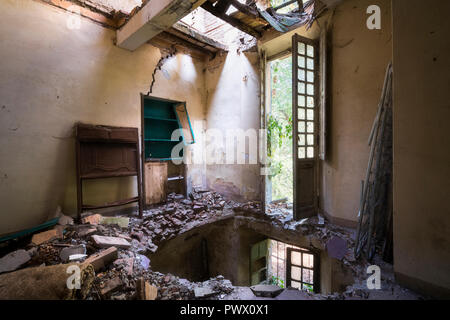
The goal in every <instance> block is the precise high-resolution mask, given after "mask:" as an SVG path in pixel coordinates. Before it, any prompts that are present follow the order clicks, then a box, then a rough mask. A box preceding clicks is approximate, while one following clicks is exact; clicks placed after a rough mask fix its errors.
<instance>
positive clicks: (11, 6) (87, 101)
mask: <svg viewBox="0 0 450 320" xmlns="http://www.w3.org/2000/svg"><path fill="white" fill-rule="evenodd" d="M69 17H71V18H74V17H76V16H74V15H72V14H69V13H67V12H65V11H62V10H60V9H57V8H54V7H51V6H48V5H44V4H41V3H38V2H35V1H31V0H23V1H1V2H0V43H1V49H0V204H1V207H0V234H4V233H9V232H13V231H16V230H18V229H22V228H27V227H32V226H34V225H36V224H39V223H42V222H44V221H45V220H46V217H47V216H48V215H49V214H52V213H53V212H54V211H55V209H56V207H57V206H58V205H61V206H62V208H63V211H64V213H66V214H74V213H75V212H76V184H75V164H74V162H75V161H74V160H75V154H74V149H75V145H74V138H73V131H72V129H73V125H74V123H75V122H77V121H81V122H86V123H93V124H103V125H116V126H132V127H140V96H139V94H140V93H141V92H143V93H146V92H147V91H148V87H149V84H150V82H151V74H152V71H153V69H154V67H155V65H156V63H157V62H158V60H159V58H160V52H159V50H158V49H156V48H154V47H152V46H150V45H144V46H142V47H141V48H139V49H138V50H136V51H135V52H129V51H126V50H123V49H120V48H118V47H116V46H114V45H113V38H114V34H115V33H114V31H112V30H109V29H105V28H103V27H101V26H99V25H97V24H95V23H93V22H91V21H90V20H87V19H84V18H81V29H80V30H70V29H69V28H68V27H67V20H68V18H69ZM203 67H204V64H203V62H201V61H195V60H193V59H192V58H191V57H189V56H186V55H177V56H176V57H175V58H173V59H171V60H170V61H168V62H167V64H166V65H165V66H164V68H165V69H166V70H167V74H166V76H164V75H163V73H161V72H158V73H157V74H156V83H155V86H154V90H153V94H154V95H155V96H159V97H163V98H170V99H173V100H181V101H187V107H188V111H189V114H190V117H191V119H192V120H204V114H205V108H204V106H205V104H204V101H205V96H204V72H203ZM167 75H168V76H167ZM193 148H194V149H195V148H197V146H196V145H194V146H193ZM190 170H191V171H190V173H191V174H190V176H191V177H192V179H193V180H194V181H192V182H193V183H194V184H196V183H202V182H203V180H204V168H203V167H202V166H191V167H190ZM193 173H196V174H193ZM124 180H125V183H124V184H123V183H118V181H117V180H115V181H114V180H108V181H103V182H98V183H96V185H95V191H94V188H93V186H92V185H87V186H86V193H85V196H86V201H89V202H91V203H92V202H95V203H102V202H105V201H109V200H116V199H117V198H118V197H126V196H131V195H133V194H135V193H136V190H135V183H134V181H133V179H127V178H124ZM127 180H128V181H127Z"/></svg>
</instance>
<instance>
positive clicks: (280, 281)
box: [270, 275, 285, 288]
mask: <svg viewBox="0 0 450 320" xmlns="http://www.w3.org/2000/svg"><path fill="white" fill-rule="evenodd" d="M270 284H272V285H275V286H279V287H280V288H285V285H284V280H283V279H281V278H280V277H276V276H274V275H272V276H271V277H270Z"/></svg>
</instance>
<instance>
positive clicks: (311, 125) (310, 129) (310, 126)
mask: <svg viewBox="0 0 450 320" xmlns="http://www.w3.org/2000/svg"><path fill="white" fill-rule="evenodd" d="M306 131H307V132H308V133H314V122H307V123H306ZM302 132H304V131H302Z"/></svg>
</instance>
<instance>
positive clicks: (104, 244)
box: [92, 235, 131, 248]
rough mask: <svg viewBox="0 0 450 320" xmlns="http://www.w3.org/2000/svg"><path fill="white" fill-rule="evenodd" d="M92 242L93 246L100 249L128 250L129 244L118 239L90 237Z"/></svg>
mask: <svg viewBox="0 0 450 320" xmlns="http://www.w3.org/2000/svg"><path fill="white" fill-rule="evenodd" d="M92 240H94V242H95V244H96V245H97V246H98V247H100V248H109V247H117V248H129V247H131V244H130V243H129V242H128V241H127V240H125V239H123V238H118V237H105V236H97V235H94V236H92Z"/></svg>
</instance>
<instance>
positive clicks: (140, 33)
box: [116, 0, 206, 51]
mask: <svg viewBox="0 0 450 320" xmlns="http://www.w3.org/2000/svg"><path fill="white" fill-rule="evenodd" d="M205 1H206V0H159V1H149V2H148V3H147V4H145V5H144V6H143V7H142V8H141V9H140V10H139V11H138V12H137V13H136V14H135V15H134V16H133V17H132V18H131V19H130V20H129V21H128V22H127V23H126V24H125V25H124V26H122V28H120V29H119V30H117V33H116V38H117V41H116V44H117V46H119V47H120V48H124V49H128V50H131V51H133V50H136V49H137V48H139V47H140V46H141V45H142V44H144V43H146V42H148V41H149V40H150V39H152V38H153V37H154V36H156V35H158V34H159V33H161V32H163V31H165V30H167V29H169V28H170V27H171V26H172V25H173V24H174V23H176V22H177V21H178V20H180V19H182V18H183V17H184V16H186V15H187V14H189V13H190V12H191V11H193V10H195V9H196V8H198V7H199V6H200V5H202V4H203V3H204V2H205Z"/></svg>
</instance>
